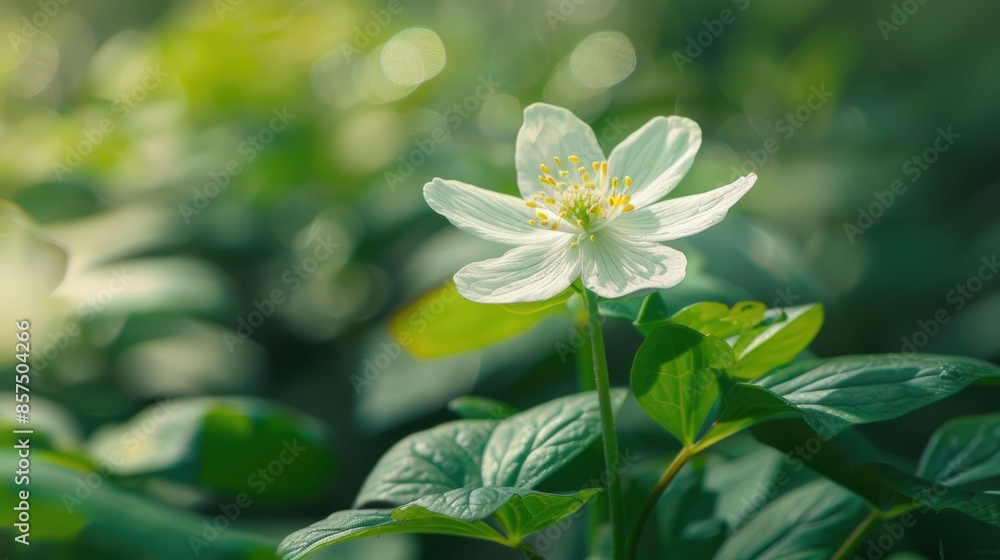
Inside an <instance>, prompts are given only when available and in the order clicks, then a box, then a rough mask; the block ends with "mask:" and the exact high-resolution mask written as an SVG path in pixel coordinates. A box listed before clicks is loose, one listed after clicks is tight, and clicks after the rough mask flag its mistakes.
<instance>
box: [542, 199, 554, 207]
mask: <svg viewBox="0 0 1000 560" xmlns="http://www.w3.org/2000/svg"><path fill="white" fill-rule="evenodd" d="M555 203H556V199H554V198H546V199H545V204H548V205H549V206H552V205H553V204H555Z"/></svg>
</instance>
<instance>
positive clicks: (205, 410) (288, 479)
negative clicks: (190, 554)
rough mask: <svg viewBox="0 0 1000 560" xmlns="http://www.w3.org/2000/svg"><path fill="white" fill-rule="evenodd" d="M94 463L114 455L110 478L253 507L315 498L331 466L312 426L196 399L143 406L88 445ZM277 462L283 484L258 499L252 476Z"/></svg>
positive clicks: (267, 409)
mask: <svg viewBox="0 0 1000 560" xmlns="http://www.w3.org/2000/svg"><path fill="white" fill-rule="evenodd" d="M87 451H88V454H89V456H90V457H91V458H92V459H93V460H95V461H100V460H106V458H108V457H111V456H116V455H120V456H121V457H122V460H121V462H120V463H119V464H118V465H116V467H115V469H114V476H116V477H117V476H120V477H135V476H156V477H162V478H166V479H169V480H171V481H174V482H178V483H182V484H187V485H192V486H198V487H200V488H204V489H207V490H210V491H212V492H219V493H222V494H224V495H229V496H235V495H237V494H239V493H241V492H250V491H253V495H254V499H255V501H260V502H267V501H271V502H280V501H290V500H298V499H302V498H308V497H315V496H321V495H322V492H323V490H324V488H325V487H326V485H327V484H328V481H329V480H330V471H331V469H332V468H333V464H334V458H333V454H332V451H331V450H330V449H329V447H328V446H327V444H326V438H325V436H324V433H323V430H322V429H321V426H320V424H319V423H318V422H317V421H316V420H315V419H313V418H310V417H308V416H306V415H304V414H301V413H299V412H297V411H295V410H292V409H290V408H288V407H285V406H282V405H280V404H277V403H273V402H270V401H266V400H263V399H253V398H244V397H229V398H213V397H196V398H186V399H176V400H165V401H161V402H159V403H157V404H154V405H151V406H149V407H147V408H146V409H144V410H143V411H141V412H139V413H138V414H136V415H135V416H134V417H133V418H131V419H130V420H129V421H127V422H125V423H123V424H121V425H117V426H106V427H104V428H102V429H101V430H99V431H98V432H97V433H95V434H94V436H93V437H92V438H91V441H90V442H89V444H88V450H87ZM280 457H285V459H287V461H286V462H283V463H282V466H283V468H284V472H283V474H284V476H281V477H276V478H275V479H274V481H273V483H271V482H269V483H268V484H267V488H266V491H264V492H261V491H260V488H259V485H260V483H261V482H260V478H259V475H256V474H255V473H257V471H258V469H260V468H266V467H267V465H268V464H269V463H271V462H272V461H275V460H276V459H279V458H280Z"/></svg>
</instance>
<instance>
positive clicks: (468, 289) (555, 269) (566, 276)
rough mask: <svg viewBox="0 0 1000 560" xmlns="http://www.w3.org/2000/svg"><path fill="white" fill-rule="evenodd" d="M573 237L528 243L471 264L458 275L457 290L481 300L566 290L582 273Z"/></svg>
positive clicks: (524, 298)
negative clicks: (573, 246)
mask: <svg viewBox="0 0 1000 560" xmlns="http://www.w3.org/2000/svg"><path fill="white" fill-rule="evenodd" d="M573 239H574V238H573V237H572V236H568V235H567V236H563V238H562V239H556V240H554V241H553V242H551V243H548V244H544V245H525V246H523V247H516V248H514V249H511V250H510V251H507V252H506V253H504V255H503V256H501V257H498V258H495V259H489V260H485V261H481V262H476V263H472V264H470V265H468V266H466V267H464V268H462V270H459V271H458V273H457V274H455V285H456V286H457V287H458V293H460V294H462V296H463V297H465V298H466V299H470V300H472V301H477V302H479V303H520V302H529V301H542V300H546V299H549V298H551V297H555V296H557V295H559V294H560V293H562V292H563V290H565V289H566V288H568V287H569V285H570V284H571V283H572V282H573V280H575V279H576V278H577V276H579V275H580V252H579V251H578V250H576V249H571V248H570V246H569V244H570V243H572V241H573Z"/></svg>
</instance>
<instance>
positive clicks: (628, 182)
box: [625, 175, 632, 189]
mask: <svg viewBox="0 0 1000 560" xmlns="http://www.w3.org/2000/svg"><path fill="white" fill-rule="evenodd" d="M631 186H632V178H631V177H629V176H628V175H626V176H625V188H626V189H627V188H629V187H631Z"/></svg>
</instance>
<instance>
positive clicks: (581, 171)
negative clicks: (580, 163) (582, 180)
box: [576, 167, 587, 175]
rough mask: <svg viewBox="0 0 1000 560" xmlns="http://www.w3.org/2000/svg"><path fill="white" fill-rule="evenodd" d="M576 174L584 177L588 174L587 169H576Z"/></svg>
mask: <svg viewBox="0 0 1000 560" xmlns="http://www.w3.org/2000/svg"><path fill="white" fill-rule="evenodd" d="M576 172H577V173H579V174H580V175H583V174H584V173H586V172H587V168H586V167H577V168H576Z"/></svg>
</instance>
